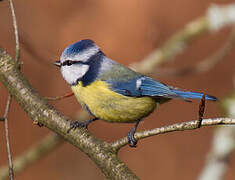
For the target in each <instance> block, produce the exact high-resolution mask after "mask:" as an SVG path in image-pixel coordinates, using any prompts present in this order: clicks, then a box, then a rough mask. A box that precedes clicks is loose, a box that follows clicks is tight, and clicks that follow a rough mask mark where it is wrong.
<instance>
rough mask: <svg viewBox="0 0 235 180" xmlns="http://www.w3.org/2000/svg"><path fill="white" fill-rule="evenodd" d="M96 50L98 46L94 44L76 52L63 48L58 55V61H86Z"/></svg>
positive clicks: (97, 50)
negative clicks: (59, 55)
mask: <svg viewBox="0 0 235 180" xmlns="http://www.w3.org/2000/svg"><path fill="white" fill-rule="evenodd" d="M98 52H99V47H98V46H96V45H94V46H91V47H87V48H86V49H84V50H82V51H81V52H76V53H75V52H73V53H69V52H68V50H67V49H65V50H64V52H63V53H62V55H61V57H60V62H61V63H63V62H64V61H66V60H71V61H82V62H86V61H87V60H88V59H89V58H90V57H92V56H93V55H95V54H96V53H98Z"/></svg>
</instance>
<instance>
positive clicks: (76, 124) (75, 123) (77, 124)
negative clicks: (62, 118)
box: [67, 118, 98, 133]
mask: <svg viewBox="0 0 235 180" xmlns="http://www.w3.org/2000/svg"><path fill="white" fill-rule="evenodd" d="M96 120H98V118H93V119H89V120H87V121H84V122H79V121H72V122H71V123H70V127H69V129H68V130H67V133H69V132H70V131H71V130H72V129H76V128H81V127H83V128H86V129H88V125H89V124H90V123H91V122H93V121H96Z"/></svg>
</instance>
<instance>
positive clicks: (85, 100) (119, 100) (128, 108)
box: [72, 81, 156, 122]
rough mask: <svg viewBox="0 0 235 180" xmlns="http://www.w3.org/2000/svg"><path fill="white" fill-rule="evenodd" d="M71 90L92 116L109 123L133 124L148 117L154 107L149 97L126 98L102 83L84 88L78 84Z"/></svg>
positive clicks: (95, 83) (154, 103)
mask: <svg viewBox="0 0 235 180" xmlns="http://www.w3.org/2000/svg"><path fill="white" fill-rule="evenodd" d="M72 90H73V92H74V94H75V96H76V97H77V99H78V101H79V102H80V103H81V105H82V106H86V107H87V108H88V109H89V110H90V111H91V113H92V114H93V115H95V116H96V117H98V118H100V119H103V120H105V121H109V122H135V121H136V120H138V119H141V118H143V117H146V116H148V115H149V114H150V113H151V112H152V111H153V110H154V108H155V107H156V102H155V100H153V99H152V98H150V97H128V96H123V95H121V94H118V93H116V92H114V91H111V90H110V89H109V88H108V86H107V84H106V83H105V82H103V81H96V82H94V83H92V84H90V85H88V86H86V87H84V86H82V83H81V82H79V83H78V85H76V86H72Z"/></svg>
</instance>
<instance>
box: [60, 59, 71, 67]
mask: <svg viewBox="0 0 235 180" xmlns="http://www.w3.org/2000/svg"><path fill="white" fill-rule="evenodd" d="M72 64H73V61H71V60H67V61H65V62H63V64H62V66H71V65H72Z"/></svg>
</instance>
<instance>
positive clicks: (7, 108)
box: [4, 0, 20, 180]
mask: <svg viewBox="0 0 235 180" xmlns="http://www.w3.org/2000/svg"><path fill="white" fill-rule="evenodd" d="M9 4H10V9H11V14H12V19H13V27H14V32H15V41H16V55H15V61H16V62H17V63H18V62H19V58H20V45H19V35H18V27H17V23H16V16H15V10H14V5H13V2H12V0H9ZM19 67H20V66H19ZM10 104H11V95H8V100H7V105H6V109H5V114H4V120H5V132H6V145H7V154H8V163H9V177H10V179H11V180H14V171H13V163H12V155H11V148H10V138H9V128H8V112H9V109H10Z"/></svg>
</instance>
